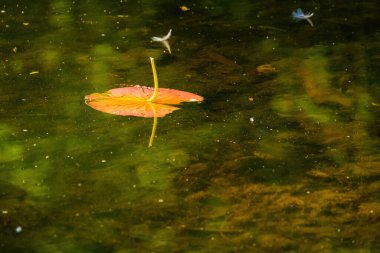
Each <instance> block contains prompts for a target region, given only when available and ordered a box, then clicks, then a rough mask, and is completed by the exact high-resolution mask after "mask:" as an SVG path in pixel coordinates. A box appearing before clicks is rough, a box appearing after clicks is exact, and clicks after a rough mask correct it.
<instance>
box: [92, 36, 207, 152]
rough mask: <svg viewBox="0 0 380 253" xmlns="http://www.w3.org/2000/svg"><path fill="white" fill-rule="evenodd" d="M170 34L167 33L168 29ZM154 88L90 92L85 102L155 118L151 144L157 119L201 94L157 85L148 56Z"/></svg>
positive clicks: (102, 108) (123, 113)
mask: <svg viewBox="0 0 380 253" xmlns="http://www.w3.org/2000/svg"><path fill="white" fill-rule="evenodd" d="M169 33H170V32H169ZM150 62H151V65H152V71H153V80H154V89H153V88H150V87H145V86H138V85H136V86H129V87H124V88H116V89H112V90H109V91H106V92H104V93H93V94H91V95H87V96H86V97H85V101H86V104H87V105H89V106H90V107H92V108H94V109H95V110H98V111H102V112H106V113H110V114H115V115H121V116H136V117H144V118H154V121H153V127H152V133H151V137H150V140H149V146H152V143H153V138H154V135H155V132H156V127H157V118H158V117H164V116H165V115H166V114H169V113H171V112H173V111H175V110H178V109H179V108H178V107H175V106H173V105H178V104H180V103H182V102H201V101H203V97H201V96H199V95H196V94H193V93H190V92H186V91H180V90H174V89H167V88H158V79H157V72H156V66H155V64H154V59H153V58H150Z"/></svg>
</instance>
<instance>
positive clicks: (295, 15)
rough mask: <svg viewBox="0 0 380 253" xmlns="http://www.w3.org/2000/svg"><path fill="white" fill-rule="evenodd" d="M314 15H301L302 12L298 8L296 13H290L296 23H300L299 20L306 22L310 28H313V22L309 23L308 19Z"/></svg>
mask: <svg viewBox="0 0 380 253" xmlns="http://www.w3.org/2000/svg"><path fill="white" fill-rule="evenodd" d="M313 15H314V13H303V11H302V10H301V9H300V8H298V9H297V11H293V13H292V16H293V18H294V19H295V20H296V21H300V20H306V21H307V22H309V24H310V25H311V26H314V25H313V22H311V20H310V18H311V17H312V16H313Z"/></svg>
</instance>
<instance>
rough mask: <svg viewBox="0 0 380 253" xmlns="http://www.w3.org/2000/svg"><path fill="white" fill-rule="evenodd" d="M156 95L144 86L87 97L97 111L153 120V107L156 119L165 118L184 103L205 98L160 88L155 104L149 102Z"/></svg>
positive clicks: (119, 89) (90, 104)
mask: <svg viewBox="0 0 380 253" xmlns="http://www.w3.org/2000/svg"><path fill="white" fill-rule="evenodd" d="M153 94H154V89H153V88H150V87H144V86H129V87H124V88H116V89H112V90H109V91H107V92H105V93H94V94H91V95H88V96H86V98H85V99H86V103H87V105H89V106H91V107H92V108H94V109H95V110H98V111H102V112H106V113H110V114H115V115H121V116H136V117H144V118H153V117H154V113H153V107H154V109H155V110H156V117H163V116H165V115H166V114H169V113H171V112H173V111H175V110H178V109H179V108H178V107H175V106H172V105H178V104H180V103H182V102H201V101H202V100H203V98H202V97H201V96H198V95H196V94H193V93H190V92H185V91H180V90H174V89H166V88H159V89H158V91H157V97H156V98H155V100H154V102H149V101H148V100H149V98H150V97H152V96H153Z"/></svg>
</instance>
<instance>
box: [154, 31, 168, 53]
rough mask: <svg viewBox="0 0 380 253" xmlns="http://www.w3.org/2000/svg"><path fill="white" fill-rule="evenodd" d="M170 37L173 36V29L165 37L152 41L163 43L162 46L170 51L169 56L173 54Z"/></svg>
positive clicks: (155, 38)
mask: <svg viewBox="0 0 380 253" xmlns="http://www.w3.org/2000/svg"><path fill="white" fill-rule="evenodd" d="M170 36H172V29H170V30H169V32H168V34H166V35H165V36H164V37H152V41H156V42H161V43H162V45H164V46H165V47H166V49H167V50H168V51H169V54H171V53H172V51H171V50H170V45H169V42H168V39H169V38H170Z"/></svg>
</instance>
